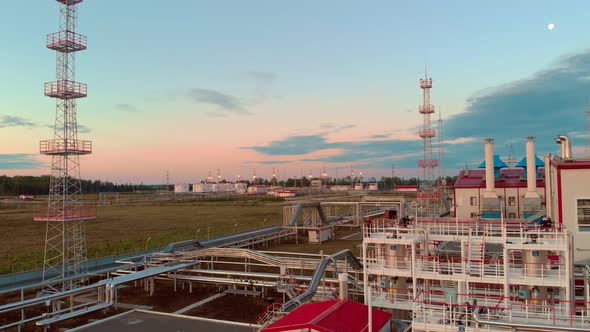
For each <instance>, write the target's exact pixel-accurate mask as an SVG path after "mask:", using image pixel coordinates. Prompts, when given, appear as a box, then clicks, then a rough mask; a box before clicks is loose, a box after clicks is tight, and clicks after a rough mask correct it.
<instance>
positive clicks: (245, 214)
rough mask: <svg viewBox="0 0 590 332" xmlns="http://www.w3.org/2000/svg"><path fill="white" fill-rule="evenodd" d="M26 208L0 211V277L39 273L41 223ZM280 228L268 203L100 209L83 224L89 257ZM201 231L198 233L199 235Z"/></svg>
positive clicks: (277, 209)
mask: <svg viewBox="0 0 590 332" xmlns="http://www.w3.org/2000/svg"><path fill="white" fill-rule="evenodd" d="M33 214H34V212H33V208H32V207H30V206H20V207H16V206H13V207H10V208H7V207H6V206H4V207H2V209H0V229H1V232H0V274H5V273H11V272H12V271H14V272H17V271H26V270H31V269H35V268H41V267H42V264H43V250H44V249H43V248H44V241H45V223H44V222H36V221H33ZM265 218H267V221H266V223H265V224H264V226H270V225H280V224H281V223H282V207H281V205H280V204H279V203H278V202H275V201H267V200H251V199H248V200H244V201H237V200H217V201H183V202H170V203H163V204H160V205H141V206H136V205H131V206H107V207H100V208H99V210H98V218H97V219H96V220H91V221H88V222H87V223H86V240H87V245H88V257H89V258H96V257H102V256H109V255H119V254H125V253H131V252H136V251H141V250H144V249H145V246H146V240H147V238H148V237H149V238H150V240H149V242H148V243H147V244H148V248H157V247H163V246H165V245H167V244H168V243H170V242H177V241H182V240H188V239H192V238H195V236H196V237H197V238H199V239H206V238H207V229H208V228H209V227H210V228H209V236H210V237H211V238H213V237H216V236H220V235H223V234H228V233H232V232H233V231H234V225H235V224H238V227H237V228H236V229H235V231H236V232H240V231H245V230H249V229H254V228H259V227H262V226H263V220H264V219H265ZM199 229H200V231H199Z"/></svg>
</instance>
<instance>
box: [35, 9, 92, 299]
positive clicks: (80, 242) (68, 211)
mask: <svg viewBox="0 0 590 332" xmlns="http://www.w3.org/2000/svg"><path fill="white" fill-rule="evenodd" d="M56 1H57V2H59V3H60V29H59V32H56V33H52V34H49V35H47V48H49V49H51V50H54V51H56V55H57V56H56V59H57V66H56V76H57V77H56V78H57V80H56V81H54V82H49V83H45V96H48V97H51V98H55V100H56V101H57V103H56V104H57V106H56V113H55V127H54V134H53V139H50V140H45V141H41V144H40V152H41V153H42V154H45V155H50V156H51V158H52V160H51V177H50V183H49V202H48V205H47V210H46V211H44V213H42V214H41V215H39V216H37V217H35V220H38V221H45V222H46V235H45V257H44V270H43V291H44V292H56V291H60V290H68V289H72V288H75V287H77V286H78V285H79V284H80V283H81V282H82V280H81V277H80V276H81V275H83V274H84V273H85V272H86V269H87V267H85V266H84V264H83V263H84V262H85V261H86V259H87V256H86V237H85V232H84V226H85V225H84V223H85V221H86V220H89V219H94V218H96V207H95V206H92V205H85V204H84V202H83V200H82V186H81V182H80V162H79V156H80V155H86V154H90V153H91V152H92V142H90V141H82V140H78V123H77V119H76V114H77V111H76V99H78V98H84V97H86V95H87V94H86V84H83V83H78V82H76V66H75V61H76V56H75V54H76V52H78V51H83V50H85V49H86V46H87V44H86V36H83V35H80V34H77V33H76V23H77V18H78V12H77V5H78V4H79V3H81V2H82V1H83V0H56ZM58 280H59V282H58Z"/></svg>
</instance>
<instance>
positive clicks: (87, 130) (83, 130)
mask: <svg viewBox="0 0 590 332" xmlns="http://www.w3.org/2000/svg"><path fill="white" fill-rule="evenodd" d="M78 132H79V133H82V134H87V133H90V132H92V128H90V127H88V126H85V125H83V124H81V123H78Z"/></svg>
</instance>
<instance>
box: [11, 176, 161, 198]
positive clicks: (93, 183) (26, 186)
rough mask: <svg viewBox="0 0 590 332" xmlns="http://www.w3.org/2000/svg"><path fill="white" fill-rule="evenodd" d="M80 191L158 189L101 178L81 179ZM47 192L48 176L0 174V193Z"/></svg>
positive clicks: (37, 193) (45, 193)
mask: <svg viewBox="0 0 590 332" xmlns="http://www.w3.org/2000/svg"><path fill="white" fill-rule="evenodd" d="M81 184H82V191H83V192H85V193H98V192H130V191H138V190H139V191H146V190H156V189H160V188H158V187H157V186H150V185H144V184H143V183H142V184H134V183H122V184H120V183H113V182H109V181H101V180H81ZM48 193H49V176H48V175H42V176H13V177H10V176H6V175H2V176H0V195H1V196H18V195H22V194H26V195H47V194H48Z"/></svg>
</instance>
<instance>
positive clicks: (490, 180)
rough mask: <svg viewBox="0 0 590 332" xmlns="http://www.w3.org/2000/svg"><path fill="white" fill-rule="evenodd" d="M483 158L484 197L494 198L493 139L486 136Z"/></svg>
mask: <svg viewBox="0 0 590 332" xmlns="http://www.w3.org/2000/svg"><path fill="white" fill-rule="evenodd" d="M484 142H485V143H486V145H485V159H486V191H485V193H484V198H496V197H498V196H497V195H496V183H495V179H494V139H492V138H486V139H485V140H484Z"/></svg>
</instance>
